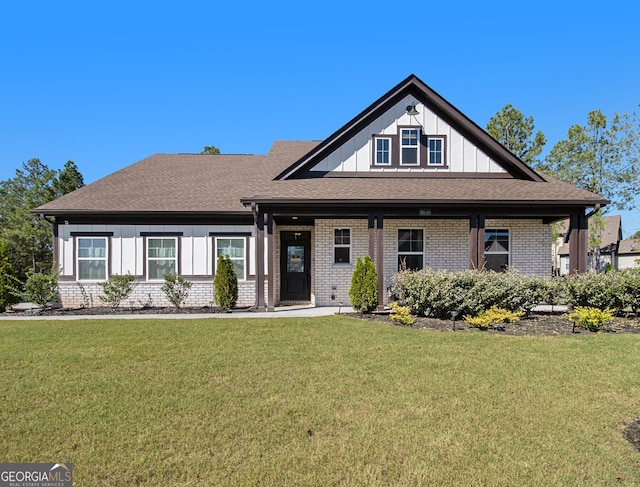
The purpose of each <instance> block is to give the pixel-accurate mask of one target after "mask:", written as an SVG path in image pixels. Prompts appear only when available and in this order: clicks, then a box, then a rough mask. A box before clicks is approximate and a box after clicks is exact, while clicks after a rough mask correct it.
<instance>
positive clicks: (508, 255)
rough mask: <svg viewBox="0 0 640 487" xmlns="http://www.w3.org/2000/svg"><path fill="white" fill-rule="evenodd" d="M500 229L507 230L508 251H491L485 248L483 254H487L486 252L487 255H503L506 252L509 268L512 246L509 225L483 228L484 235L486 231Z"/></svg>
mask: <svg viewBox="0 0 640 487" xmlns="http://www.w3.org/2000/svg"><path fill="white" fill-rule="evenodd" d="M500 230H506V231H507V234H508V237H509V240H508V242H509V250H508V251H498V252H495V251H494V252H491V251H486V250H485V251H484V255H487V254H488V255H505V254H506V255H507V266H508V267H509V268H511V248H512V246H511V228H509V227H491V228H485V229H484V231H485V235H486V233H487V232H491V231H500ZM485 238H486V236H485ZM485 242H486V240H485Z"/></svg>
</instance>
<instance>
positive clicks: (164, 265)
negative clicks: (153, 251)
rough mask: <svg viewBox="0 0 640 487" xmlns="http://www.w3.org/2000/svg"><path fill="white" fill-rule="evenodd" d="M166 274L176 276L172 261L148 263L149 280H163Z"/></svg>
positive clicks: (174, 264) (174, 262) (174, 263)
mask: <svg viewBox="0 0 640 487" xmlns="http://www.w3.org/2000/svg"><path fill="white" fill-rule="evenodd" d="M168 274H176V261H175V260H174V259H171V260H150V261H149V276H148V278H149V279H164V276H165V275H168Z"/></svg>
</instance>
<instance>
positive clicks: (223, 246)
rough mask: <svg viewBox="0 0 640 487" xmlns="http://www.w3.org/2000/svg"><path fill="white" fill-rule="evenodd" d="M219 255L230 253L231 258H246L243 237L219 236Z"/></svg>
mask: <svg viewBox="0 0 640 487" xmlns="http://www.w3.org/2000/svg"><path fill="white" fill-rule="evenodd" d="M217 246H218V256H220V255H222V256H224V255H228V256H229V257H230V258H231V259H234V258H237V259H243V258H244V239H243V238H219V239H218V240H217Z"/></svg>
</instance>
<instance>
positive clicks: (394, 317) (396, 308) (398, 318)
mask: <svg viewBox="0 0 640 487" xmlns="http://www.w3.org/2000/svg"><path fill="white" fill-rule="evenodd" d="M390 306H391V314H390V315H389V318H391V321H394V322H396V323H400V324H401V325H407V326H411V325H413V324H414V323H415V321H416V319H415V318H414V317H413V316H411V313H410V311H409V306H400V305H399V304H398V303H397V302H396V301H392V302H391V304H390Z"/></svg>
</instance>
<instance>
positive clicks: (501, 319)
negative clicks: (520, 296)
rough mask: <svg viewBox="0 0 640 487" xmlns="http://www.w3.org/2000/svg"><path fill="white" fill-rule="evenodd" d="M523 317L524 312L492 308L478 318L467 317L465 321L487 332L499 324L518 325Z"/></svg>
mask: <svg viewBox="0 0 640 487" xmlns="http://www.w3.org/2000/svg"><path fill="white" fill-rule="evenodd" d="M523 315H524V312H523V311H509V310H506V309H502V308H498V307H496V306H492V307H491V308H489V309H488V310H486V311H483V312H482V313H480V314H479V315H478V316H469V315H466V316H465V317H464V321H466V322H467V323H469V324H470V325H471V326H475V327H477V328H480V329H482V330H486V329H487V328H490V327H491V326H494V325H497V324H499V323H516V322H518V321H520V318H521V317H522V316H523Z"/></svg>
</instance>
